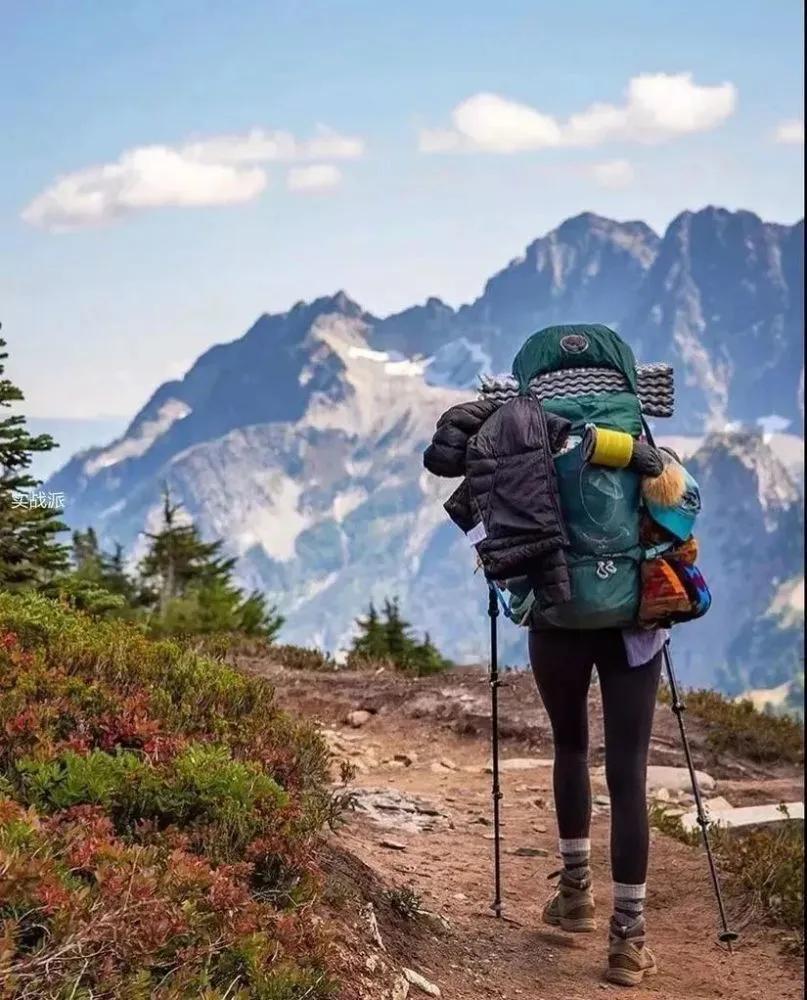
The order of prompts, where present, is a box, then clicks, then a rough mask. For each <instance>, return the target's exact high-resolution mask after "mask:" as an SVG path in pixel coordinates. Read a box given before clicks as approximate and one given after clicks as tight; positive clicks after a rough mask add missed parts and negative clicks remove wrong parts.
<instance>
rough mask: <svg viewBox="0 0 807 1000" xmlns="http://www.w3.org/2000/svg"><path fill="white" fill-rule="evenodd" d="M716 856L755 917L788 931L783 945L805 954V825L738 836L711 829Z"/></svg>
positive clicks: (733, 887)
mask: <svg viewBox="0 0 807 1000" xmlns="http://www.w3.org/2000/svg"><path fill="white" fill-rule="evenodd" d="M711 836H712V839H713V843H714V849H715V854H716V857H717V861H718V864H719V866H720V869H721V871H722V872H723V873H724V874H725V875H726V877H727V880H728V883H729V886H730V888H731V889H733V891H734V892H736V893H737V894H738V895H740V896H741V898H742V899H743V900H744V901H745V902H746V903H747V904H748V905H749V908H750V914H749V915H751V916H755V917H759V918H761V919H763V920H764V921H765V922H766V923H769V924H771V925H772V926H774V927H778V928H782V929H784V930H785V932H786V933H785V943H786V944H787V945H788V947H789V948H791V949H793V950H795V951H799V952H801V951H803V950H804V825H803V824H802V823H796V822H791V823H786V824H782V825H780V826H776V827H760V828H757V829H753V830H750V831H749V832H748V833H744V834H742V835H739V836H738V835H737V833H732V832H731V831H729V830H722V829H720V828H719V827H717V828H716V827H712V828H711Z"/></svg>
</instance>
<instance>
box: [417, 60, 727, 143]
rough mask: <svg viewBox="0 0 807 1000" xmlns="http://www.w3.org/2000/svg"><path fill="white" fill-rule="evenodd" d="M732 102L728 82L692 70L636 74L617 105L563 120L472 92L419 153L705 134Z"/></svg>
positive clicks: (423, 137)
mask: <svg viewBox="0 0 807 1000" xmlns="http://www.w3.org/2000/svg"><path fill="white" fill-rule="evenodd" d="M736 103H737V90H736V87H735V86H734V84H732V83H728V82H726V83H720V84H717V85H715V86H702V85H700V84H697V83H695V82H694V81H693V79H692V74H691V73H677V74H667V73H645V74H642V75H640V76H635V77H633V78H632V79H631V80H630V81H629V82H628V86H627V88H626V92H625V100H624V102H623V103H622V104H619V105H616V104H605V103H596V104H592V105H590V106H589V107H588V108H586V109H585V110H583V111H581V112H579V113H577V114H573V115H571V116H570V117H569V118H568V120H566V121H560V120H558V119H557V118H555V117H553V116H552V115H549V114H546V113H544V112H542V111H539V110H538V109H537V108H533V107H530V106H529V105H527V104H522V103H519V102H517V101H511V100H509V99H508V98H506V97H501V96H499V95H497V94H487V93H483V94H476V95H474V96H472V97H469V98H467V99H466V100H464V101H462V102H461V103H460V104H458V105H457V106H456V107H455V108H454V110H453V112H452V115H451V120H452V126H453V127H452V128H450V129H445V128H442V129H426V130H424V131H422V132H421V134H420V142H419V146H420V149H421V151H422V152H425V153H435V152H456V151H468V150H477V151H483V152H490V153H517V152H523V151H525V150H537V149H545V148H547V147H556V146H598V145H601V144H603V143H606V142H612V141H627V142H643V143H653V142H665V141H668V140H670V139H674V138H676V137H678V136H681V135H687V134H689V133H692V132H704V131H708V130H709V129H712V128H715V127H716V126H717V125H719V124H720V123H721V122H723V121H725V120H726V118H728V117H729V116H730V115H731V114H732V112H733V111H734V108H735V106H736Z"/></svg>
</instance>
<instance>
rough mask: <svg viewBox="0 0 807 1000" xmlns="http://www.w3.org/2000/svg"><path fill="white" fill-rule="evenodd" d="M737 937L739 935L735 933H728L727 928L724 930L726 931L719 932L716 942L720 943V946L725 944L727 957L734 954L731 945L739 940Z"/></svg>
mask: <svg viewBox="0 0 807 1000" xmlns="http://www.w3.org/2000/svg"><path fill="white" fill-rule="evenodd" d="M739 937H740V935H739V934H738V933H737V931H730V930H729V929H728V928H726V930H724V931H721V932H720V933H719V934H718V935H717V939H718V941H720V943H721V944H725V945H726V947H727V948H728V953H729V955H733V954H734V948H732V945H733V944H734V942H735V941H738V940H739Z"/></svg>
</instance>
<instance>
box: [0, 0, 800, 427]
mask: <svg viewBox="0 0 807 1000" xmlns="http://www.w3.org/2000/svg"><path fill="white" fill-rule="evenodd" d="M0 7H1V8H2V16H3V24H4V32H3V35H4V58H3V61H2V63H1V64H0V120H2V122H3V126H4V128H3V132H4V143H3V156H2V159H0V175H1V176H0V180H1V183H0V259H1V260H2V262H3V265H2V272H1V273H0V293H1V294H0V302H1V303H2V311H0V319H2V322H3V336H4V337H5V338H6V339H7V340H8V342H9V345H10V349H11V351H12V358H11V361H10V364H9V373H10V374H11V375H12V377H14V379H15V380H16V381H17V382H18V383H19V384H21V385H22V387H23V388H24V390H25V392H26V395H27V398H28V411H29V413H31V414H35V415H38V416H62V417H82V418H84V417H94V416H97V415H112V414H121V415H123V414H127V415H128V414H132V413H133V412H134V411H135V410H136V409H137V408H138V407H139V406H140V405H141V404H142V403H143V402H144V401H145V399H146V397H147V396H148V395H149V393H150V392H151V391H152V390H153V389H154V388H155V387H156V386H157V385H158V384H159V383H160V382H162V381H164V380H165V379H166V378H170V377H175V376H177V375H179V374H181V373H182V372H183V371H184V370H185V369H186V368H187V367H188V365H189V364H190V363H191V362H192V361H193V359H194V358H195V357H196V356H197V355H198V354H199V353H200V352H201V351H202V350H203V349H204V348H205V347H207V346H209V345H210V344H211V343H213V342H216V341H222V340H231V339H233V338H235V337H237V336H239V335H240V334H241V333H242V332H243V330H244V329H245V328H246V327H247V326H248V325H249V324H250V323H251V322H252V321H253V320H254V318H255V317H256V316H257V315H258V314H259V313H260V312H262V311H272V310H282V309H286V308H288V307H289V306H290V305H291V304H292V303H293V302H294V301H296V300H298V299H301V298H312V297H315V296H316V295H320V294H326V293H329V292H333V291H336V290H337V289H339V288H344V289H346V290H347V291H348V292H349V293H350V294H351V295H352V296H353V297H354V298H355V299H357V300H358V301H359V302H361V303H362V305H364V306H365V307H366V308H367V309H369V310H371V311H374V312H377V313H382V314H383V313H386V312H389V311H392V310H394V309H397V308H401V307H404V306H406V305H409V304H412V303H413V302H415V301H422V300H423V299H424V298H426V297H427V296H428V295H431V294H436V295H439V296H441V297H442V298H444V299H446V300H447V301H449V302H451V303H452V304H457V303H459V302H461V301H466V300H468V299H469V298H473V297H474V296H475V295H476V294H478V292H479V290H480V288H481V285H482V283H483V281H484V280H485V278H486V277H487V276H489V275H490V274H491V273H492V272H493V271H495V270H497V269H498V268H500V267H502V266H503V265H504V264H506V262H507V261H508V260H509V259H510V258H512V257H513V256H515V255H517V254H518V253H519V252H520V251H521V250H522V248H523V247H524V246H525V245H526V244H527V243H528V242H529V241H530V240H531V239H533V238H535V237H536V236H538V235H541V234H543V233H544V232H546V231H547V230H548V229H550V228H551V227H553V226H554V225H556V224H557V223H558V222H560V221H562V219H563V218H565V217H567V216H569V215H572V214H576V213H577V212H580V211H583V210H593V211H597V212H600V213H602V214H605V215H609V216H612V217H614V218H619V219H627V218H642V219H644V220H646V221H647V222H649V223H650V224H651V225H653V226H654V227H655V228H657V229H659V230H663V228H664V227H665V226H666V225H667V223H668V222H669V221H670V219H671V218H673V217H674V216H675V215H676V214H677V213H678V212H679V211H681V210H682V209H685V208H698V207H701V206H703V205H704V204H707V203H714V204H721V205H725V206H727V207H729V208H738V207H743V208H749V209H752V210H754V211H757V212H758V213H759V214H760V215H762V216H763V217H765V218H767V219H771V220H776V221H782V222H792V221H795V220H796V219H797V218H799V217H800V216H801V214H802V212H803V179H802V177H803V124H802V125H801V133H800V132H799V124H798V123H799V121H803V96H802V95H803V91H802V83H801V80H802V71H803V58H802V42H801V39H802V4H801V3H800V2H797V0H777V2H775V3H771V2H766V0H745V2H742V3H737V4H729V3H727V2H711V3H710V2H706V3H704V2H703V0H701V2H690V0H682V2H679V3H676V4H655V3H647V2H646V0H643V2H639V0H636V2H634V0H611V2H610V3H607V4H603V3H599V2H596V0H566V2H564V3H563V4H559V3H555V2H553V3H543V2H535V0H532V2H529V0H520V2H514V0H509V2H508V0H505V2H499V3H496V4H492V3H490V0H487V2H477V0H464V2H462V3H459V2H454V0H441V2H435V0H431V2H422V0H410V2H409V3H406V4H393V3H379V2H378V0H376V2H375V3H370V2H351V0H330V2H302V0H300V2H292V0H277V2H271V0H264V2H252V0H234V2H232V3H229V4H224V3H220V2H219V3H213V2H205V0H193V2H187V0H171V2H165V0H163V2H160V0H148V2H146V0H140V2H138V0H128V2H126V3H124V2H122V0H120V2H104V0H93V2H82V0H73V2H71V3H69V4H68V3H63V2H56V0H40V2H38V3H36V4H29V3H24V2H20V0H17V2H9V0H5V2H2V3H1V4H0ZM800 135H801V138H799V136H800ZM222 137H224V138H222ZM60 178H62V180H61V181H60V180H59V179H60Z"/></svg>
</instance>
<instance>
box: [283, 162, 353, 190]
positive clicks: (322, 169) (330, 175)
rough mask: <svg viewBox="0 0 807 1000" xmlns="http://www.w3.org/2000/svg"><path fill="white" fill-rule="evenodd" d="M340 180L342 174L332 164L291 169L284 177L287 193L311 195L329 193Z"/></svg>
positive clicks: (318, 164)
mask: <svg viewBox="0 0 807 1000" xmlns="http://www.w3.org/2000/svg"><path fill="white" fill-rule="evenodd" d="M341 180H342V172H341V171H340V170H339V168H338V167H335V166H334V165H333V164H332V163H313V164H311V166H306V167H291V168H290V170H289V172H288V174H287V175H286V187H287V188H288V189H289V191H295V192H303V193H306V194H308V193H312V192H315V191H329V190H330V189H331V188H335V187H336V186H337V185H338V184H339V182H340V181H341Z"/></svg>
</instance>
